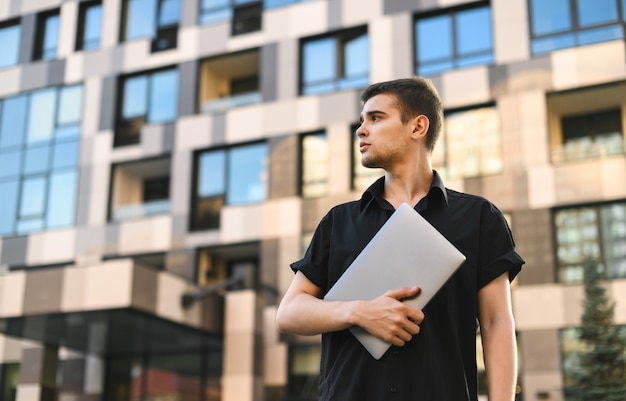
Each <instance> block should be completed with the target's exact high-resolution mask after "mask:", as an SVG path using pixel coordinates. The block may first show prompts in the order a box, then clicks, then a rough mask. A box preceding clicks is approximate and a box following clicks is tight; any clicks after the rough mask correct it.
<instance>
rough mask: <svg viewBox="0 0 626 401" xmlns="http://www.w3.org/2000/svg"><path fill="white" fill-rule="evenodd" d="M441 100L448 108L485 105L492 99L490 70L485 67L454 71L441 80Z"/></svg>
mask: <svg viewBox="0 0 626 401" xmlns="http://www.w3.org/2000/svg"><path fill="white" fill-rule="evenodd" d="M441 87H442V88H443V89H442V90H440V93H439V94H440V96H441V100H442V101H443V105H444V107H446V108H453V107H461V106H468V105H472V104H478V103H485V102H488V101H490V100H492V99H491V94H490V89H489V88H490V86H489V70H488V68H487V67H485V66H479V67H471V68H465V69H461V70H453V71H449V72H447V73H444V74H443V75H442V78H441Z"/></svg>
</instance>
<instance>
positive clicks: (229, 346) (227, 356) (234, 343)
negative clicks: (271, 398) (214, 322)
mask: <svg viewBox="0 0 626 401" xmlns="http://www.w3.org/2000/svg"><path fill="white" fill-rule="evenodd" d="M261 323H262V311H261V310H260V307H259V299H258V297H257V294H256V293H255V292H254V290H242V291H232V292H229V293H228V294H226V297H225V317H224V374H223V377H222V400H223V401H261V400H262V399H263V375H262V368H263V359H262V350H263V346H262V342H261V329H262V324H261Z"/></svg>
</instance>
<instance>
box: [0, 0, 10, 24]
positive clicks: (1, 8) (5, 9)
mask: <svg viewBox="0 0 626 401" xmlns="http://www.w3.org/2000/svg"><path fill="white" fill-rule="evenodd" d="M10 5H11V1H10V0H0V20H3V21H4V20H6V19H9V18H10V17H11V15H10V14H9V12H10Z"/></svg>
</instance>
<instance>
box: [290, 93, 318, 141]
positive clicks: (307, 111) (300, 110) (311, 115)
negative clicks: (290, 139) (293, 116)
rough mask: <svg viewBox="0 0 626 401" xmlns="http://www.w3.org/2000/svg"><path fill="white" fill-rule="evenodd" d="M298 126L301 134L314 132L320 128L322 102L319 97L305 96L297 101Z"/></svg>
mask: <svg viewBox="0 0 626 401" xmlns="http://www.w3.org/2000/svg"><path fill="white" fill-rule="evenodd" d="M296 106H297V110H296V113H297V125H296V130H297V131H299V132H306V131H312V130H315V129H319V128H321V127H320V121H319V119H320V114H321V111H320V109H321V100H320V98H319V97H317V96H303V97H300V98H298V99H297V100H296Z"/></svg>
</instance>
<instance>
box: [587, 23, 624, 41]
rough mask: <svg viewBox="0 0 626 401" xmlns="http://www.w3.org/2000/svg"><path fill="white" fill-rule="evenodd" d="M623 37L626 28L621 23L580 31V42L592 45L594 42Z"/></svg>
mask: <svg viewBox="0 0 626 401" xmlns="http://www.w3.org/2000/svg"><path fill="white" fill-rule="evenodd" d="M623 37H624V30H623V28H622V26H621V25H613V26H606V27H602V28H596V29H589V30H586V31H581V32H578V44H579V45H590V44H592V43H598V42H606V41H608V40H614V39H622V38H623Z"/></svg>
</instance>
